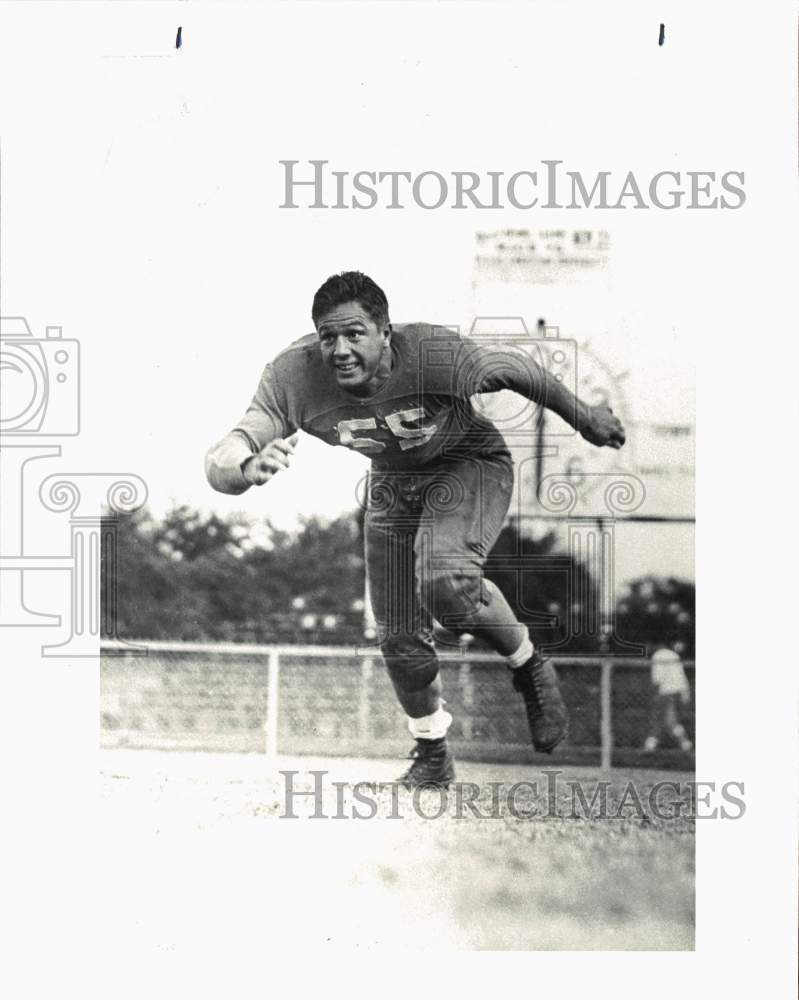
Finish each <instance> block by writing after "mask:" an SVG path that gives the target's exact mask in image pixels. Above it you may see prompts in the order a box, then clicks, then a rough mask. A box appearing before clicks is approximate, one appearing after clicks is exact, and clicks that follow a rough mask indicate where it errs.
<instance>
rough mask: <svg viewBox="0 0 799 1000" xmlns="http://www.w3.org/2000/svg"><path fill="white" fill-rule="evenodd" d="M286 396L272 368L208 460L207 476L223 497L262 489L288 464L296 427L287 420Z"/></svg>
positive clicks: (210, 452)
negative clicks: (245, 410)
mask: <svg viewBox="0 0 799 1000" xmlns="http://www.w3.org/2000/svg"><path fill="white" fill-rule="evenodd" d="M288 412H289V406H288V404H287V401H286V398H285V393H284V392H283V390H282V389H281V386H280V384H279V381H278V379H277V377H276V376H275V371H274V368H273V366H272V365H271V364H268V365H267V366H266V368H265V369H264V372H263V374H262V376H261V379H260V381H259V383H258V388H257V389H256V391H255V395H254V396H253V399H252V402H251V403H250V405H249V407H248V408H247V412H246V413H245V414H244V416H243V417H242V418H241V420H240V421H239V422H238V424H237V425H236V427H235V428H234V429H233V430H232V431H231V432H230V433H229V434H226V435H225V437H223V438H222V440H221V441H219V442H218V443H217V444H215V445H214V446H213V448H211V449H210V450H209V451H208V453H207V455H206V457H205V475H206V478H207V479H208V482H209V483H210V485H211V486H212V487H213V488H214V489H215V490H218V491H219V492H220V493H231V494H234V495H236V494H239V493H243V492H244V491H245V490H247V489H249V487H250V486H262V485H263V484H264V483H266V482H268V481H269V480H270V479H271V478H272V476H273V475H274V474H275V473H276V472H279V471H280V470H281V469H287V468H288V462H289V458H290V456H291V454H292V453H293V451H294V444H295V443H296V440H297V438H296V434H295V431H296V424H293V423H292V422H291V420H290V419H289V417H288V416H287V414H288Z"/></svg>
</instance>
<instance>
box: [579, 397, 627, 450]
mask: <svg viewBox="0 0 799 1000" xmlns="http://www.w3.org/2000/svg"><path fill="white" fill-rule="evenodd" d="M580 433H581V434H582V436H583V437H584V438H585V440H586V441H588V442H589V443H590V444H595V445H596V446H597V448H602V447H604V446H605V445H607V446H608V448H621V446H622V445H623V444H624V442H625V441H626V440H627V438H626V436H625V434H624V427H623V426H622V423H621V420H619V418H618V417H616V416H614V414H613V410H611V408H610V407H609V406H605V405H604V404H600V405H599V406H589V407H588V419H587V421H586V423H585V424H584V425H583V426H582V427H581V428H580Z"/></svg>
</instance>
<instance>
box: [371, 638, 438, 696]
mask: <svg viewBox="0 0 799 1000" xmlns="http://www.w3.org/2000/svg"><path fill="white" fill-rule="evenodd" d="M380 650H381V652H382V654H383V659H384V660H385V664H386V667H387V668H388V673H389V676H390V677H391V683H392V684H393V685H394V687H395V688H396V689H398V690H399V691H405V692H407V693H408V694H413V693H414V692H416V691H421V690H422V689H423V688H426V687H427V686H428V684H432V683H433V681H434V680H435V679H436V677H438V661H437V660H436V655H435V652H434V651H433V650H432V649H429V650H428V649H423V648H421V649H420V646H419V642H418V640H416V639H415V638H414V637H412V636H403V635H393V636H386V637H385V638H384V639H383V640H382V641H381V643H380Z"/></svg>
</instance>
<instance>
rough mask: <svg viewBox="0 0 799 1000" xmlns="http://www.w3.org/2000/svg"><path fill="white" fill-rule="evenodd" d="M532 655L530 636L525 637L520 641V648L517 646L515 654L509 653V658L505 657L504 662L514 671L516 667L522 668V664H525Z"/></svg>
mask: <svg viewBox="0 0 799 1000" xmlns="http://www.w3.org/2000/svg"><path fill="white" fill-rule="evenodd" d="M532 655H533V644H532V642H530V636H529V635H526V636H525V637H524V638H523V639H522V644H521V646H519V648H518V649H517V650H516V652H515V653H511V655H510V656H506V657H505V662H506V663H507V664H508V666H509V667H512V668H513V669H514V670H515V669H516V667H523V666H524V664H525V663H527V661H528V660H529V659H530V657H531V656H532Z"/></svg>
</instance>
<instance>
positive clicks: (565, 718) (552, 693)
mask: <svg viewBox="0 0 799 1000" xmlns="http://www.w3.org/2000/svg"><path fill="white" fill-rule="evenodd" d="M511 674H512V675H513V686H514V687H515V688H516V690H517V691H518V692H519V694H520V695H521V696H522V698H524V707H525V708H526V710H527V721H528V723H529V724H530V735H531V736H532V737H533V746H534V747H535V749H536V750H538V751H539V753H552V751H553V750H554V749H555V747H556V746H557V745H558V743H560V742H561V740H563V739H564V738H565V736H566V733H567V732H568V731H569V713H568V712H567V711H566V705H565V704H564V702H563V698H562V697H561V694H560V688H559V687H558V675H557V674H556V673H555V668H554V667H553V665H552V661H551V660H544V659H543V658H542V657H541V655H540V654H539V653H538V651H536V652H534V653H533V655H532V656H531V657H530V659H529V660H528V661H527V663H525V664H524V665H523V666H521V667H516V669H511Z"/></svg>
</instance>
